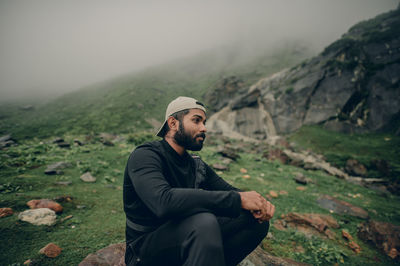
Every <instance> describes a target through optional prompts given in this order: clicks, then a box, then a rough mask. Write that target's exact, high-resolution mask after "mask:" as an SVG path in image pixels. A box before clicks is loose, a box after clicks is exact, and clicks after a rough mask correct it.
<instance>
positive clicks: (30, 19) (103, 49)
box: [0, 0, 399, 100]
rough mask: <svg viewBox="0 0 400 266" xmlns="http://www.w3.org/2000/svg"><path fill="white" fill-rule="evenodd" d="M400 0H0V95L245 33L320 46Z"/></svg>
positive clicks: (247, 40) (65, 83)
mask: <svg viewBox="0 0 400 266" xmlns="http://www.w3.org/2000/svg"><path fill="white" fill-rule="evenodd" d="M398 3H399V1H398V0H240V1H239V0H221V1H218V0H213V1H208V0H198V1H190V0H185V1H176V0H167V1H162V0H160V1H152V0H143V1H136V0H130V1H122V0H109V1H103V0H92V1H90V0H65V1H57V0H26V1H22V0H21V1H18V0H0V98H1V99H3V100H4V99H10V98H15V97H20V96H30V95H33V94H34V93H37V94H42V93H44V92H47V91H48V92H53V93H51V94H54V92H57V94H59V93H60V92H67V91H72V90H75V89H77V88H79V87H82V86H85V85H89V84H91V83H94V82H97V81H101V80H105V79H108V78H111V77H115V76H118V75H120V74H124V73H127V72H132V71H136V70H139V69H142V68H144V67H148V66H151V65H155V64H159V63H163V62H166V61H168V60H171V59H174V58H177V57H183V56H188V55H191V54H195V53H198V52H200V51H204V50H207V49H212V48H214V47H221V46H224V45H229V44H232V43H236V42H240V43H241V44H242V45H243V46H247V45H249V46H252V45H255V44H258V46H259V47H261V46H262V47H268V46H269V45H272V44H273V43H275V42H276V41H278V40H281V39H292V38H293V39H302V40H306V41H307V42H309V44H310V45H311V46H312V47H316V48H317V49H322V48H323V47H324V46H326V45H328V44H329V43H331V42H332V41H334V40H336V39H338V38H339V37H340V36H341V35H342V34H343V33H345V32H346V31H347V30H348V29H349V27H350V26H352V25H353V24H355V23H357V22H358V21H360V20H364V19H368V18H372V17H374V16H376V15H377V14H379V13H382V12H386V11H388V10H390V9H394V8H396V7H397V5H398Z"/></svg>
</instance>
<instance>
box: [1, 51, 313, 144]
mask: <svg viewBox="0 0 400 266" xmlns="http://www.w3.org/2000/svg"><path fill="white" fill-rule="evenodd" d="M237 49H238V48H237V47H230V48H227V49H223V51H221V50H215V51H207V52H203V53H201V54H199V55H197V56H194V57H191V58H183V59H181V60H176V61H174V62H170V63H168V64H165V65H161V66H157V67H153V68H149V69H147V70H144V71H142V72H139V73H133V74H127V75H125V76H122V77H117V78H115V79H113V80H109V81H106V82H103V83H99V84H94V85H92V86H90V87H86V88H83V89H81V90H79V91H76V92H73V93H69V94H67V95H64V96H62V97H59V98H57V99H56V100H53V101H51V102H50V103H47V104H44V105H41V106H37V107H36V108H35V109H33V110H28V111H27V110H20V109H18V108H16V107H15V106H10V105H2V106H0V134H6V133H12V134H13V135H14V136H15V137H16V138H32V137H35V136H36V137H45V136H54V135H61V134H66V133H69V134H90V133H97V132H102V131H108V132H132V131H137V130H146V129H151V128H152V127H153V126H154V125H152V124H154V119H156V120H158V121H161V120H162V118H163V112H164V110H165V107H166V105H167V104H168V102H169V101H170V100H172V99H173V98H175V97H177V96H178V95H189V96H193V97H197V98H201V97H202V95H203V94H204V93H205V92H206V91H207V90H208V89H209V88H210V87H212V86H214V84H215V83H216V82H217V81H218V80H220V79H221V78H224V77H226V76H232V75H236V76H237V77H239V78H241V79H243V80H245V85H246V86H249V85H250V84H251V83H253V82H255V81H256V80H258V79H259V78H261V77H262V76H266V75H269V74H271V73H274V72H276V71H279V70H280V69H283V68H284V67H288V66H292V65H294V64H296V63H298V62H300V61H301V60H303V59H304V58H306V57H307V56H309V55H310V51H308V50H307V49H305V48H304V49H299V48H298V47H297V44H296V45H295V44H292V45H284V46H282V47H279V48H277V49H275V50H274V51H273V52H271V51H270V52H269V53H261V54H258V55H256V54H254V55H253V56H250V57H249V56H246V55H245V54H240V53H238V52H237Z"/></svg>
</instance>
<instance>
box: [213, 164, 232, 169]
mask: <svg viewBox="0 0 400 266" xmlns="http://www.w3.org/2000/svg"><path fill="white" fill-rule="evenodd" d="M212 167H213V168H214V169H215V170H219V171H227V170H229V167H228V166H226V165H223V164H219V163H214V164H213V165H212Z"/></svg>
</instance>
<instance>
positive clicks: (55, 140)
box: [53, 137, 64, 143]
mask: <svg viewBox="0 0 400 266" xmlns="http://www.w3.org/2000/svg"><path fill="white" fill-rule="evenodd" d="M61 142H64V139H63V138H60V137H56V138H55V139H54V140H53V143H61Z"/></svg>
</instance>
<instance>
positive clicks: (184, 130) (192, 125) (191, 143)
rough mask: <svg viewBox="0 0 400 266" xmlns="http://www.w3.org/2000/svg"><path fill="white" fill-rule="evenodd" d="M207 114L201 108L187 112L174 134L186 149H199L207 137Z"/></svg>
mask: <svg viewBox="0 0 400 266" xmlns="http://www.w3.org/2000/svg"><path fill="white" fill-rule="evenodd" d="M205 124H206V115H205V113H204V112H203V111H202V110H200V109H191V110H190V111H189V113H188V114H186V115H185V116H184V117H183V119H182V122H181V123H179V129H178V131H177V132H176V133H175V135H174V139H175V141H176V143H177V144H178V145H180V146H182V147H184V148H185V149H186V150H191V151H199V150H201V148H203V142H204V140H205V139H206V134H205V133H206V131H207V130H206V127H205Z"/></svg>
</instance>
